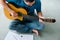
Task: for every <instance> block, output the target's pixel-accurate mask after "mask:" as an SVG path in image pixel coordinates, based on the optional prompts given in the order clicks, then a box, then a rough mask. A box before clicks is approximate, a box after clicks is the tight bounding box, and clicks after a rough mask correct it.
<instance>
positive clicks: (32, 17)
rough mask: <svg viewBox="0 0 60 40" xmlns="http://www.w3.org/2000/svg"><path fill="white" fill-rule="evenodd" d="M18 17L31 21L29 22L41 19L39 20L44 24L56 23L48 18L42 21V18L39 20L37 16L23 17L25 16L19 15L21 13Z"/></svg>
mask: <svg viewBox="0 0 60 40" xmlns="http://www.w3.org/2000/svg"><path fill="white" fill-rule="evenodd" d="M19 16H23V17H24V18H25V19H27V20H31V21H34V20H39V19H41V20H43V21H44V22H50V23H55V22H56V20H55V19H50V18H45V19H43V18H39V17H38V16H30V15H25V14H21V13H19Z"/></svg>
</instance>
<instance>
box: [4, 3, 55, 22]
mask: <svg viewBox="0 0 60 40" xmlns="http://www.w3.org/2000/svg"><path fill="white" fill-rule="evenodd" d="M8 6H9V7H10V8H11V9H12V10H14V11H15V12H16V13H17V14H18V16H17V17H13V16H12V15H11V14H10V13H9V11H8V10H7V8H5V7H4V14H5V16H6V17H7V18H8V19H11V20H14V19H19V20H20V21H23V18H26V19H27V20H31V21H33V20H39V19H41V20H43V21H44V22H50V23H55V22H56V20H55V19H51V18H44V19H43V18H39V17H38V16H30V15H28V12H27V10H26V9H25V8H23V7H19V8H17V7H15V6H14V5H13V4H11V3H8Z"/></svg>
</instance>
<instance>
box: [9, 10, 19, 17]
mask: <svg viewBox="0 0 60 40" xmlns="http://www.w3.org/2000/svg"><path fill="white" fill-rule="evenodd" d="M9 12H10V14H11V15H12V16H13V17H16V16H18V14H17V13H16V12H15V11H13V10H10V11H9Z"/></svg>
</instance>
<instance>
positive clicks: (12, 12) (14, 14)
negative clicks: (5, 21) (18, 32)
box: [0, 0, 17, 17]
mask: <svg viewBox="0 0 60 40" xmlns="http://www.w3.org/2000/svg"><path fill="white" fill-rule="evenodd" d="M0 3H1V4H2V6H3V7H5V8H6V9H7V10H8V11H9V12H10V14H11V15H12V16H13V17H15V16H17V13H16V12H14V11H13V10H12V9H10V8H9V7H8V5H7V3H6V0H0Z"/></svg>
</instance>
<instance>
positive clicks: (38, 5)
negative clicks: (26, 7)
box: [36, 1, 41, 12]
mask: <svg viewBox="0 0 60 40" xmlns="http://www.w3.org/2000/svg"><path fill="white" fill-rule="evenodd" d="M36 10H37V12H41V2H40V1H37V3H36Z"/></svg>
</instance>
